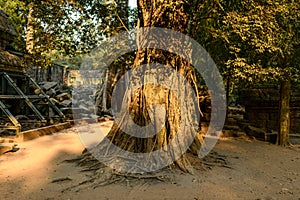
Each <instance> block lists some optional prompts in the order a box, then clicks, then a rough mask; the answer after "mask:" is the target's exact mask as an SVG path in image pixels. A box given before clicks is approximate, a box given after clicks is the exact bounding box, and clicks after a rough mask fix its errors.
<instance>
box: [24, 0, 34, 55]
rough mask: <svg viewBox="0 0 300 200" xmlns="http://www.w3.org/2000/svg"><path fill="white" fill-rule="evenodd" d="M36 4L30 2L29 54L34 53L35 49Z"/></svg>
mask: <svg viewBox="0 0 300 200" xmlns="http://www.w3.org/2000/svg"><path fill="white" fill-rule="evenodd" d="M34 6H35V5H34V3H33V2H30V3H29V5H28V7H29V12H28V18H27V27H26V50H27V52H28V53H29V54H32V53H33V48H34Z"/></svg>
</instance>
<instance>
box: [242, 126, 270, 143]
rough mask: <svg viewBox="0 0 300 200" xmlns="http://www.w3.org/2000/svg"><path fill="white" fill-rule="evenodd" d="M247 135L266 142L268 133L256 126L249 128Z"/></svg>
mask: <svg viewBox="0 0 300 200" xmlns="http://www.w3.org/2000/svg"><path fill="white" fill-rule="evenodd" d="M246 133H247V135H249V136H252V137H255V138H257V139H261V140H263V141H265V140H266V131H264V130H263V129H260V128H256V127H254V126H248V127H247V128H246Z"/></svg>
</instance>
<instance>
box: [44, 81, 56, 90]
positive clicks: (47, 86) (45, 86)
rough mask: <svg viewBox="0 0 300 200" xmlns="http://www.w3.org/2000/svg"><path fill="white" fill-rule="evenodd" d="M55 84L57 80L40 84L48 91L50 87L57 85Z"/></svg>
mask: <svg viewBox="0 0 300 200" xmlns="http://www.w3.org/2000/svg"><path fill="white" fill-rule="evenodd" d="M57 84H58V83H57V82H42V83H41V86H42V89H44V90H46V91H48V90H50V89H51V88H55V87H56V86H57Z"/></svg>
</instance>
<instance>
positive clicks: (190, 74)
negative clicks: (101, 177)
mask: <svg viewBox="0 0 300 200" xmlns="http://www.w3.org/2000/svg"><path fill="white" fill-rule="evenodd" d="M186 3H187V2H184V1H176V0H172V1H161V0H160V1H152V0H138V8H139V13H140V15H139V16H140V17H141V18H140V19H139V21H140V23H139V24H140V25H143V26H145V27H163V28H169V29H173V30H174V31H178V32H181V33H187V31H188V16H187V13H188V11H187V9H188V6H187V5H186ZM139 34H144V35H143V36H145V35H146V34H147V33H139ZM137 38H139V35H138V36H137ZM144 38H146V37H144ZM138 40H139V39H138ZM157 40H158V41H154V42H160V43H164V42H165V41H164V40H163V37H162V38H161V39H159V38H157ZM180 41H181V40H180ZM139 42H145V43H143V44H144V45H142V46H147V44H148V42H153V41H151V40H150V41H148V40H147V38H146V39H145V40H142V41H138V43H139ZM138 46H139V45H138ZM166 46H167V45H166ZM189 53H191V52H189ZM187 56H191V55H187ZM153 63H159V64H162V65H164V66H166V67H168V68H171V69H173V70H176V71H177V72H178V73H179V74H181V75H182V76H184V77H185V78H186V79H187V80H188V81H189V83H190V84H191V83H193V84H196V83H195V80H196V79H195V77H196V75H195V71H194V70H193V67H192V66H191V65H190V63H188V62H187V61H186V60H185V59H184V58H182V57H180V56H178V55H174V54H172V53H170V52H166V51H163V50H158V49H138V50H137V53H136V58H135V61H134V65H133V68H137V67H139V66H140V65H144V66H146V67H147V68H148V69H149V70H150V73H151V65H150V64H153ZM154 75H155V76H156V77H157V79H158V80H160V79H164V78H170V77H167V76H166V74H163V73H162V74H160V73H157V72H154ZM134 76H135V77H137V79H138V77H139V74H132V77H134ZM145 79H146V77H145V78H144V79H143V80H142V82H143V83H145V82H146V80H145ZM192 79H193V80H192ZM135 80H136V79H135ZM171 81H172V83H173V84H174V85H175V84H176V85H175V87H178V88H180V89H179V93H180V98H182V99H184V101H182V102H185V104H184V105H186V106H185V107H184V108H181V107H179V103H178V102H179V99H178V98H177V96H176V95H175V94H174V92H173V91H172V90H170V89H168V88H165V87H164V86H161V85H154V84H144V85H143V84H142V86H141V87H139V88H138V89H136V91H130V92H128V93H125V95H124V98H129V99H130V100H129V106H128V105H122V106H124V110H126V109H129V113H130V117H126V115H124V114H123V113H122V112H121V113H120V117H119V118H120V121H119V122H118V123H114V125H113V127H112V129H111V130H110V132H109V133H108V135H107V136H106V138H107V139H108V140H109V142H107V141H106V142H103V141H102V142H101V143H100V144H98V145H97V146H96V147H94V148H93V149H92V150H91V152H92V154H94V155H95V154H96V155H99V156H101V157H103V158H105V159H106V160H108V161H109V162H110V166H114V168H115V169H116V168H117V170H119V171H126V167H128V166H126V163H133V164H131V166H130V170H131V171H132V172H135V170H136V171H143V169H145V168H147V169H149V168H152V166H153V169H156V166H161V165H163V164H162V163H169V161H170V160H172V162H173V163H174V164H175V166H177V167H178V168H179V169H181V170H182V171H184V172H189V173H193V169H192V166H191V164H190V162H189V160H188V158H187V156H186V152H185V151H186V150H184V151H183V150H182V149H183V148H182V147H183V145H184V144H186V143H187V141H186V140H188V139H186V138H185V136H186V135H187V134H191V131H190V130H186V129H190V127H191V123H195V122H194V121H197V120H195V117H194V116H195V108H194V107H193V106H191V105H192V104H193V100H194V99H191V98H190V97H191V94H190V93H189V91H187V90H186V89H185V88H184V87H183V86H182V83H181V82H179V81H178V80H176V77H175V78H172V80H171ZM194 87H197V86H196V85H194ZM157 104H159V105H161V106H162V107H163V108H164V110H165V112H164V114H165V115H166V116H165V117H164V119H165V121H164V126H163V127H162V128H161V129H160V130H156V128H160V127H158V126H154V127H155V130H154V131H153V132H155V133H156V134H155V135H150V136H149V137H146V138H139V137H133V136H132V135H129V134H127V133H126V132H125V131H124V130H123V129H122V128H120V127H122V126H123V127H125V128H128V129H130V128H131V126H130V125H128V124H130V120H131V119H132V121H134V123H135V124H136V125H139V126H140V127H144V126H147V125H148V124H150V123H153V124H157V123H158V120H160V118H159V117H161V115H162V113H161V112H160V109H157V108H156V107H155V106H154V108H153V107H152V108H151V106H153V105H157ZM183 115H187V116H188V117H187V119H188V120H189V122H187V121H184V123H185V124H184V125H183V127H184V130H185V131H184V133H186V135H179V136H178V135H177V133H178V130H179V129H180V128H182V127H180V125H181V118H182V116H183ZM153 116H155V117H154V118H153ZM157 116H158V118H157ZM198 122H199V121H197V122H196V123H198ZM195 134H196V133H195ZM177 136H178V137H177ZM174 138H176V139H174ZM196 138H197V139H196V140H197V141H196V142H194V143H193V144H192V146H191V147H190V150H191V151H194V153H197V149H198V150H199V149H200V147H201V144H202V141H201V139H200V137H196ZM172 141H173V142H172ZM171 143H172V145H169V144H171ZM111 144H114V146H117V147H119V149H122V150H121V151H120V150H115V149H113V150H112V148H111ZM156 150H159V151H158V152H159V154H160V155H163V157H159V156H157V157H155V156H154V157H152V156H151V154H152V153H153V152H154V151H156ZM167 150H168V151H167ZM114 151H115V152H114ZM124 151H125V152H124ZM156 152H157V151H156ZM164 152H168V153H167V155H166V154H165V153H164ZM124 153H128V154H130V153H143V154H144V153H148V154H149V157H151V160H150V159H149V160H143V162H139V163H135V161H134V159H130V160H129V159H128V157H126V156H125V157H124V156H122V157H120V154H123V155H124ZM176 155H181V157H180V158H179V159H178V158H177V156H176ZM175 158H176V159H175ZM128 160H129V161H128ZM137 165H138V166H137ZM132 166H135V168H138V169H134V168H132ZM149 166H150V167H149ZM151 171H152V170H151ZM154 171H155V170H154ZM145 172H147V170H145ZM148 172H149V171H148Z"/></svg>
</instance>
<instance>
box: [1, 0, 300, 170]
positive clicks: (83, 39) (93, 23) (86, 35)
mask: <svg viewBox="0 0 300 200" xmlns="http://www.w3.org/2000/svg"><path fill="white" fill-rule="evenodd" d="M0 6H1V9H4V11H6V12H8V13H9V14H10V15H11V20H12V22H13V23H14V24H15V26H16V29H17V31H18V33H19V35H20V37H19V38H18V40H17V41H16V43H15V46H14V47H15V49H16V50H18V51H21V52H24V53H25V54H26V55H30V58H32V59H33V61H34V62H35V63H40V65H41V62H43V61H45V59H44V58H51V59H53V60H55V59H56V60H65V59H71V58H72V57H74V56H77V55H80V56H83V54H85V53H88V52H90V51H91V49H93V48H94V47H96V46H97V44H98V42H100V41H101V40H105V39H107V38H109V37H110V36H113V35H115V34H117V33H119V32H120V31H128V30H129V29H131V28H133V27H135V25H137V26H139V27H163V28H168V29H172V30H175V31H178V32H181V33H183V34H186V35H189V36H190V37H192V38H194V39H195V40H196V41H197V42H199V43H200V44H201V45H203V46H204V47H205V48H206V49H207V50H208V52H209V53H210V54H211V56H212V57H213V59H214V60H215V62H216V63H217V65H218V67H219V69H220V71H221V73H222V75H223V78H224V80H225V81H224V82H225V83H226V85H227V91H228V94H227V98H228V97H229V95H230V94H229V91H230V88H237V87H243V86H245V85H249V84H252V83H263V82H273V83H278V84H280V88H281V89H280V116H279V119H280V129H279V137H278V144H280V145H288V133H289V123H290V122H289V99H290V92H289V91H290V90H289V89H290V81H291V80H293V81H294V82H297V81H298V78H299V69H300V66H299V63H300V62H299V57H300V37H299V36H300V33H299V30H300V12H299V11H300V5H299V3H298V2H296V1H294V0H259V1H258V0H249V1H242V0H229V1H219V0H213V1H206V0H203V1H200V0H193V1H190V0H189V1H187V0H172V1H161V0H158V1H150V0H138V8H137V9H138V10H137V16H135V14H136V12H135V11H134V10H130V8H129V7H128V1H121V0H119V1H117V0H116V1H89V0H73V1H68V0H59V1H54V0H50V1H49V0H48V1H21V0H18V1H15V0H14V1H11V0H6V1H2V2H1V3H0ZM45 13H47V14H45ZM130 16H132V17H131V19H132V20H130ZM136 19H138V20H136ZM137 37H139V36H137ZM160 42H162V43H163V42H164V41H160ZM145 46H146V47H147V45H145ZM135 53H136V54H135V56H133V55H129V56H128V57H125V58H126V59H128V60H130V62H126V66H123V67H124V68H123V69H124V70H123V69H122V70H120V71H122V72H121V74H122V73H125V69H127V68H135V67H137V66H139V65H141V64H145V65H148V66H149V64H150V63H161V64H164V65H166V66H168V67H170V68H172V69H176V70H177V71H178V72H179V73H180V74H182V75H184V76H185V77H186V78H187V80H188V81H189V82H190V83H191V84H192V85H193V87H194V89H197V88H198V83H199V81H200V76H199V74H197V73H196V72H195V71H194V69H193V67H192V66H191V64H190V63H188V62H187V61H186V60H185V59H183V58H181V57H180V56H178V55H174V54H171V53H170V52H165V51H162V50H157V49H150V48H144V49H138V51H137V52H135ZM126 59H125V60H126ZM46 60H47V59H46ZM120 60H121V59H120ZM120 60H119V62H115V63H113V64H111V65H110V68H109V69H107V70H108V71H109V72H111V74H114V76H115V77H120V75H116V74H115V73H116V72H117V71H118V70H117V68H118V67H119V66H120V65H121V64H120V62H121V61H120ZM128 60H127V61H128ZM76 62H77V63H80V59H79V60H78V57H77V61H76ZM106 79H107V78H106ZM110 86H111V87H110V88H109V87H107V85H106V88H105V89H104V90H107V91H109V93H111V91H112V84H110ZM153 93H156V94H158V96H160V97H161V99H158V100H157V99H156V100H157V101H158V102H159V104H162V105H165V109H166V115H167V117H166V118H167V121H166V124H165V127H164V128H163V129H162V130H161V131H160V132H159V133H158V134H157V135H156V136H153V137H149V138H142V139H140V138H135V137H132V136H129V135H127V134H126V133H124V132H122V130H120V128H119V127H118V126H117V125H116V124H115V125H114V126H113V128H112V130H111V131H110V133H109V134H108V136H107V138H109V139H110V142H112V143H114V144H115V145H117V146H120V147H122V149H123V150H126V151H128V152H139V153H145V152H150V151H151V150H156V149H163V148H164V147H165V146H166V145H167V144H169V141H170V140H171V139H172V138H174V137H175V135H176V131H177V130H178V129H179V121H180V119H179V116H180V115H181V113H180V111H178V105H176V102H177V100H176V98H174V97H173V96H172V93H170V92H168V91H166V89H165V88H162V87H154V86H151V85H148V86H145V87H141V88H139V89H138V90H137V95H135V96H134V97H133V98H132V99H131V102H130V110H131V117H132V119H134V121H135V122H136V123H137V124H139V125H141V126H146V125H147V124H149V123H150V121H151V119H150V117H149V113H148V111H147V108H149V106H150V105H151V104H155V103H157V102H155V100H153V99H154V98H153V96H152V94H153ZM102 95H107V93H105V92H104V93H103V94H102ZM184 95H185V97H186V98H185V99H189V94H184ZM102 98H104V97H102ZM105 98H106V97H105ZM99 101H101V102H103V101H102V100H99ZM170 102H171V103H170ZM186 110H188V111H191V110H192V109H191V108H189V107H187V108H186ZM190 118H192V117H190ZM122 123H124V124H126V123H128V121H126V120H124V121H122ZM191 123H192V122H191ZM179 139H180V140H184V138H179ZM201 145H202V141H201V140H195V141H194V143H193V144H192V146H191V147H190V148H189V151H190V152H192V153H195V152H196V151H197V150H198V149H199V148H200V147H201ZM179 146H180V144H179V143H176V145H174V146H172V147H171V150H170V152H171V153H170V154H169V155H168V158H167V159H172V160H176V161H175V162H174V164H175V165H176V166H177V167H179V168H180V169H181V170H183V171H185V172H192V167H191V164H190V163H189V160H188V157H187V156H186V154H185V153H186V152H181V153H182V155H183V156H182V157H181V158H180V159H177V158H176V159H174V155H175V151H178V147H179ZM179 149H180V148H179ZM109 150H110V144H108V143H101V144H99V145H98V146H97V147H96V148H95V150H94V152H96V153H98V154H101V152H109ZM117 154H118V153H117V152H111V154H109V155H110V156H111V157H114V156H116V155H117ZM102 156H107V155H102ZM115 158H116V157H115ZM120 159H121V160H122V158H118V159H113V160H112V162H116V163H115V165H119V163H120ZM87 160H89V161H91V160H93V159H92V156H91V155H90V154H89V153H86V154H84V158H83V160H82V162H86V161H87ZM126 162H127V161H126V159H123V160H122V162H121V163H123V164H124V163H126ZM155 162H157V163H155ZM155 162H153V163H150V164H151V165H153V166H155V165H159V162H161V160H156V161H155ZM89 163H92V164H91V165H92V166H93V167H94V166H95V164H94V162H89ZM148 164H149V163H148V162H146V161H145V163H143V165H148ZM119 167H120V168H122V165H119ZM124 167H126V166H124ZM140 167H141V166H140ZM121 171H122V169H121Z"/></svg>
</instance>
